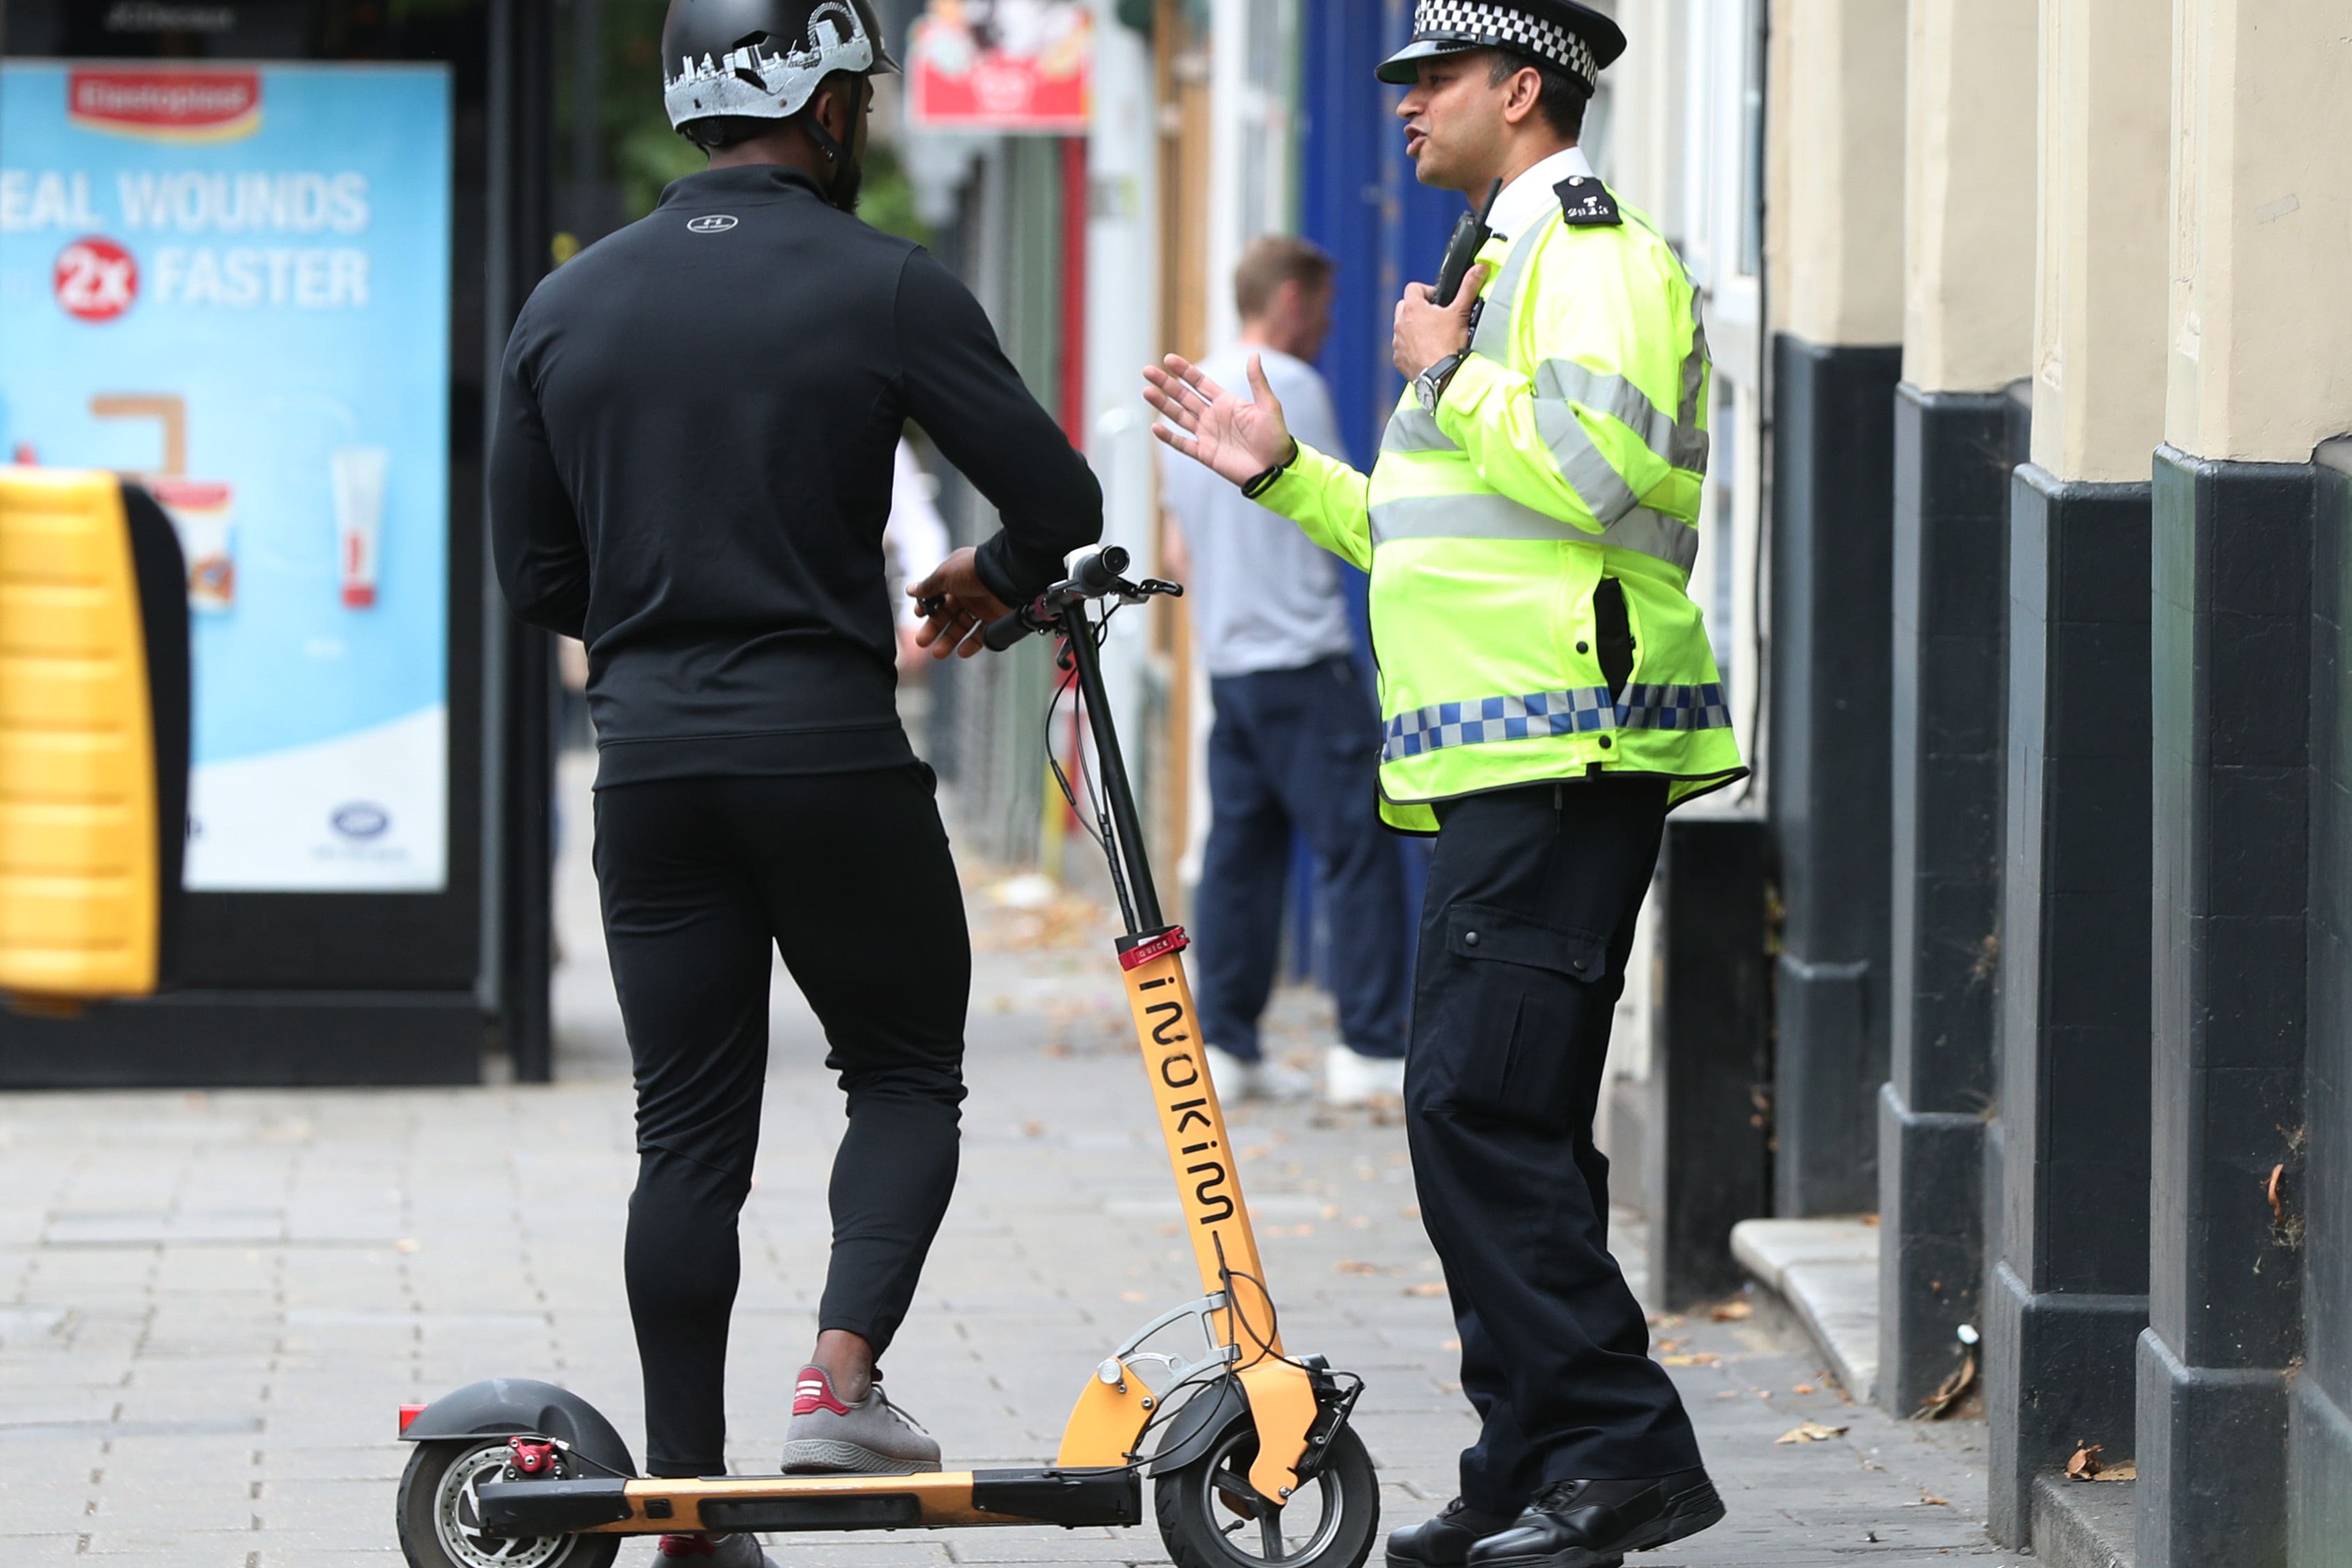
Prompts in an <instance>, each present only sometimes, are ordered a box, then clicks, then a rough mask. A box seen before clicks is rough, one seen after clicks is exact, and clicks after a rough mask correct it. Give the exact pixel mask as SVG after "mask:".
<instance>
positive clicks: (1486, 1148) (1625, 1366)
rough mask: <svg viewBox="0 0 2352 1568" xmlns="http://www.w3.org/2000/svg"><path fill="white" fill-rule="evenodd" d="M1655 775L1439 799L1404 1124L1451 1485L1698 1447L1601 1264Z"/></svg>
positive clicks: (1531, 1479)
mask: <svg viewBox="0 0 2352 1568" xmlns="http://www.w3.org/2000/svg"><path fill="white" fill-rule="evenodd" d="M1665 810H1666V786H1665V783H1664V780H1663V779H1648V778H1613V777H1607V776H1599V777H1593V778H1589V779H1577V780H1572V781H1568V782H1563V783H1559V784H1541V785H1534V786H1528V787H1523V788H1518V789H1504V790H1498V791H1496V792H1493V793H1490V794H1484V795H1473V796H1466V797H1465V798H1463V799H1461V800H1454V801H1451V802H1448V803H1446V804H1444V805H1441V806H1440V807H1439V808H1438V821H1439V831H1438V835H1437V845H1436V852H1435V854H1434V855H1433V857H1432V859H1431V862H1430V868H1429V889H1428V893H1427V895H1426V897H1425V899H1424V901H1423V905H1422V923H1421V946H1420V956H1419V964H1418V967H1417V969H1416V973H1415V976H1414V995H1413V1009H1412V1051H1411V1054H1410V1055H1409V1056H1408V1058H1407V1060H1406V1067H1405V1112H1406V1123H1405V1124H1406V1129H1407V1132H1408V1134H1409V1136H1410V1138H1411V1140H1412V1167H1413V1179H1414V1182H1415V1184H1416V1185H1417V1186H1418V1188H1419V1191H1420V1195H1421V1212H1422V1219H1423V1224H1425V1225H1426V1226H1427V1227H1428V1229H1429V1239H1430V1240H1431V1241H1432V1242H1433V1244H1434V1245H1435V1247H1436V1249H1437V1255H1438V1259H1439V1260H1440V1261H1441V1262H1442V1263H1443V1264H1444V1270H1445V1285H1446V1290H1447V1292H1448V1293H1449V1294H1450V1295H1451V1296H1452V1298H1453V1305H1454V1320H1455V1322H1457V1323H1458V1324H1459V1326H1460V1328H1461V1334H1462V1388H1463V1392H1464V1393H1465V1395H1467V1396H1469V1399H1470V1403H1471V1405H1472V1406H1474V1407H1475V1409H1476V1410H1477V1412H1478V1416H1479V1419H1480V1421H1481V1422H1482V1423H1483V1427H1482V1429H1481V1431H1480V1433H1479V1437H1478V1441H1477V1443H1476V1444H1475V1446H1473V1447H1472V1448H1468V1449H1466V1450H1465V1451H1464V1453H1463V1455H1462V1497H1463V1500H1465V1502H1467V1503H1468V1504H1469V1505H1470V1506H1471V1507H1473V1508H1475V1509H1477V1510H1479V1511H1482V1512H1486V1513H1492V1514H1502V1515H1506V1516H1507V1515H1511V1514H1516V1513H1517V1511H1519V1510H1520V1509H1522V1508H1524V1507H1525V1506H1526V1505H1527V1502H1528V1499H1529V1498H1530V1497H1531V1496H1532V1495H1533V1494H1534V1493H1535V1492H1536V1491H1537V1490H1539V1489H1540V1488H1542V1487H1544V1486H1546V1485H1549V1483H1551V1482H1553V1481H1560V1480H1572V1479H1634V1478H1642V1477H1651V1476H1663V1475H1668V1474H1671V1473H1673V1472H1674V1471H1676V1470H1683V1469H1691V1468H1693V1467H1695V1466H1696V1465H1697V1464H1698V1463H1699V1456H1698V1441H1697V1438H1696V1435H1695V1434H1694V1433H1693V1432H1692V1430H1691V1426H1690V1420H1689V1417H1688V1416H1686V1415H1685V1413H1684V1411H1683V1406H1682V1400H1681V1397H1680V1396H1678V1395H1677V1394H1676V1393H1675V1385H1674V1384H1673V1382H1672V1381H1671V1380H1670V1379H1669V1378H1668V1377H1667V1375H1666V1372H1665V1369H1664V1367H1662V1366H1660V1365H1659V1364H1657V1363H1656V1362H1654V1361H1653V1360H1651V1359H1650V1356H1649V1327H1648V1324H1647V1323H1646V1322H1643V1315H1642V1309H1641V1307H1640V1305H1639V1304H1638V1303H1637V1302H1636V1301H1634V1299H1633V1291H1631V1290H1629V1289H1628V1288H1627V1287H1626V1284H1625V1279H1624V1276H1623V1275H1622V1274H1621V1273H1620V1272H1619V1271H1618V1269H1617V1264H1616V1260H1614V1259H1612V1258H1611V1257H1610V1255H1609V1242H1608V1223H1609V1162H1608V1160H1607V1159H1605V1158H1604V1157H1603V1156H1602V1155H1601V1152H1600V1151H1599V1150H1598V1149H1596V1148H1594V1147H1593V1144H1592V1117H1593V1112H1594V1108H1595V1106H1596V1104H1597V1102H1598V1100H1599V1096H1600V1092H1601V1066H1602V1062H1603V1061H1604V1059H1605V1058H1606V1057H1607V1055H1608V1051H1609V1025H1610V1019H1611V1016H1612V1011H1613V1009H1615V1007H1616V1004H1617V998H1618V996H1619V994H1620V993H1621V992H1622V991H1623V989H1624V988H1625V961H1626V956H1627V954H1628V953H1629V952H1630V950H1631V949H1632V946H1633V920H1634V916H1635V915H1637V914H1638V913H1639V912H1640V910H1641V907H1642V898H1643V894H1645V893H1647V892H1648V890H1649V884H1650V877H1651V873H1652V872H1653V871H1654V869H1655V867H1656V864H1657V858H1658V844H1659V840H1660V838H1661V836H1662V835H1663V833H1664V826H1665Z"/></svg>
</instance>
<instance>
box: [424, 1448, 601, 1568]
mask: <svg viewBox="0 0 2352 1568" xmlns="http://www.w3.org/2000/svg"><path fill="white" fill-rule="evenodd" d="M508 1451H509V1450H508V1447H507V1440H506V1439H505V1438H504V1437H459V1438H455V1439H451V1440H448V1441H444V1442H429V1443H419V1444H417V1445H416V1451H415V1453H413V1454H411V1455H409V1456H408V1469H406V1470H404V1471H403V1472H402V1473H401V1477H400V1497H399V1504H398V1506H399V1512H400V1550H401V1553H402V1555H404V1556H405V1557H406V1558H407V1559H408V1564H409V1568H610V1564H611V1563H612V1561H613V1559H614V1557H615V1556H616V1555H618V1554H619V1552H620V1550H621V1538H620V1537H619V1536H617V1535H531V1536H502V1535H485V1534H484V1533H482V1528H481V1520H482V1514H481V1504H480V1500H479V1499H478V1496H477V1495H476V1492H477V1489H478V1488H479V1487H480V1486H481V1485H482V1483H484V1482H485V1481H494V1480H497V1479H499V1477H500V1476H501V1475H503V1474H504V1473H505V1471H506V1466H507V1455H508Z"/></svg>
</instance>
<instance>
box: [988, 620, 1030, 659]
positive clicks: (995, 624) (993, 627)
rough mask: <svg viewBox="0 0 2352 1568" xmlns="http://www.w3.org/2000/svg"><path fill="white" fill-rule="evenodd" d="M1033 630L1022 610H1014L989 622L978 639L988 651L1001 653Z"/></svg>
mask: <svg viewBox="0 0 2352 1568" xmlns="http://www.w3.org/2000/svg"><path fill="white" fill-rule="evenodd" d="M1034 630H1035V628H1034V627H1032V626H1031V625H1030V624H1029V622H1027V621H1026V620H1025V619H1024V617H1023V615H1022V612H1020V611H1018V610H1015V611H1013V612H1012V613H1011V614H1009V615H1000V616H998V617H997V618H996V619H995V620H993V621H992V622H989V623H988V626H987V628H986V630H984V631H982V632H981V634H980V640H981V643H982V645H983V646H985V647H986V648H987V649H988V651H989V652H990V653H1003V652H1004V650H1005V649H1007V648H1010V647H1011V646H1013V643H1018V642H1019V641H1021V639H1022V638H1024V637H1026V636H1029V635H1030V634H1031V633H1032V632H1034Z"/></svg>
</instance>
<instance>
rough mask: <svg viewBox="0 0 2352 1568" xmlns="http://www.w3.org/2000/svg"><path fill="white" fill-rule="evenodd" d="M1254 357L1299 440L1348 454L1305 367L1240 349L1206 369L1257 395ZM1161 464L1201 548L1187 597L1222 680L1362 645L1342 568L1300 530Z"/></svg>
mask: <svg viewBox="0 0 2352 1568" xmlns="http://www.w3.org/2000/svg"><path fill="white" fill-rule="evenodd" d="M1253 352H1255V353H1258V354H1261V355H1263V356H1264V358H1265V379H1266V380H1267V382H1270V383H1271V384H1272V385H1273V387H1274V395H1275V396H1276V397H1277V398H1280V399H1281V400H1282V409H1283V413H1284V416H1285V417H1286V419H1287V420H1288V422H1289V424H1290V432H1291V434H1293V435H1296V436H1297V438H1298V439H1299V440H1300V441H1302V442H1304V443H1306V444H1307V445H1309V446H1312V447H1314V448H1315V449H1316V450H1317V451H1318V452H1327V453H1330V454H1332V455H1335V456H1338V455H1343V451H1344V449H1343V448H1342V446H1341V445H1340V442H1339V419H1338V416H1337V415H1335V414H1334V413H1332V409H1331V393H1330V392H1329V391H1328V389H1327V388H1326V387H1325V386H1324V384H1323V378H1322V377H1321V376H1320V375H1318V374H1317V373H1316V371H1315V367H1314V366H1312V365H1310V364H1308V363H1307V362H1306V361H1304V360H1297V359H1293V358H1292V357H1291V356H1290V355H1288V354H1285V353H1278V352H1276V350H1272V349H1258V350H1251V349H1248V348H1245V347H1243V346H1241V345H1238V344H1237V345H1235V346H1234V347H1233V348H1229V349H1223V350H1219V351H1218V352H1216V353H1213V354H1212V355H1210V356H1209V357H1208V358H1207V359H1205V360H1203V361H1201V369H1202V371H1206V372H1207V374H1208V376H1209V379H1210V380H1212V381H1213V382H1217V383H1218V384H1219V385H1220V386H1223V387H1225V388H1227V389H1229V390H1231V391H1233V392H1235V393H1237V394H1238V395H1240V396H1243V397H1247V396H1249V395H1250V381H1249V356H1250V355H1251V353H1253ZM1160 457H1161V471H1162V475H1163V477H1164V481H1165V483H1164V485H1163V486H1162V489H1161V492H1160V493H1161V496H1162V497H1163V498H1164V499H1165V501H1166V503H1167V506H1168V509H1169V510H1170V511H1171V512H1172V513H1173V514H1175V517H1176V522H1177V526H1178V527H1180V528H1182V529H1183V530H1184V540H1185V543H1186V544H1187V545H1189V546H1190V547H1191V549H1192V579H1191V580H1190V581H1188V582H1187V583H1186V584H1185V585H1184V591H1185V598H1186V601H1187V602H1188V603H1190V604H1191V606H1192V626H1193V635H1194V639H1195V642H1196V643H1197V646H1198V650H1199V656H1200V659H1201V664H1202V668H1204V669H1206V670H1207V671H1208V673H1209V674H1212V675H1246V674H1256V673H1257V672H1259V671H1261V670H1295V669H1300V668H1303V667H1305V666H1307V665H1308V664H1319V663H1321V662H1322V661H1323V660H1326V659H1328V658H1332V657H1334V656H1344V655H1346V654H1347V653H1349V652H1350V651H1351V650H1352V649H1353V648H1354V646H1355V638H1354V634H1353V633H1352V632H1350V631H1349V625H1348V607H1347V605H1346V603H1345V602H1344V601H1342V600H1341V599H1340V597H1339V570H1338V564H1339V563H1338V562H1337V561H1335V560H1334V559H1332V558H1331V556H1330V555H1329V554H1328V552H1326V551H1325V550H1323V549H1321V548H1319V547H1318V546H1316V545H1313V544H1310V543H1308V542H1307V536H1306V535H1304V534H1302V533H1300V532H1299V531H1298V526H1297V524H1296V523H1293V522H1291V521H1290V520H1289V519H1288V518H1286V517H1281V516H1279V515H1278V514H1276V513H1274V512H1270V511H1268V510H1266V508H1265V507H1261V506H1259V505H1258V504H1257V503H1256V502H1255V501H1251V500H1245V499H1244V498H1243V496H1242V493H1241V491H1240V490H1239V489H1237V488H1236V487H1234V485H1233V484H1231V483H1230V482H1229V481H1227V480H1224V479H1221V478H1219V477H1218V476H1216V475H1214V474H1212V473H1211V472H1209V470H1207V469H1206V468H1203V467H1202V466H1201V465H1199V464H1198V463H1195V462H1193V461H1192V459H1191V458H1189V457H1185V456H1182V455H1180V454H1177V453H1174V452H1170V451H1167V450H1164V449H1163V450H1162V451H1161V453H1160Z"/></svg>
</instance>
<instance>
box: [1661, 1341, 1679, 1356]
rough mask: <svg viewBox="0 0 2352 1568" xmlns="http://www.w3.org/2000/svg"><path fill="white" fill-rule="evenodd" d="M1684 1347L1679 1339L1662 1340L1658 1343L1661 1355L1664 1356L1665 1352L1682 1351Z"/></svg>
mask: <svg viewBox="0 0 2352 1568" xmlns="http://www.w3.org/2000/svg"><path fill="white" fill-rule="evenodd" d="M1682 1347H1683V1342H1682V1341H1681V1340H1678V1339H1662V1340H1660V1341H1659V1342H1658V1345H1657V1348H1658V1351H1659V1354H1664V1353H1665V1352H1667V1351H1670V1350H1680V1349H1682Z"/></svg>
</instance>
